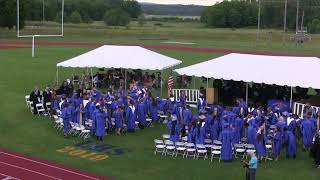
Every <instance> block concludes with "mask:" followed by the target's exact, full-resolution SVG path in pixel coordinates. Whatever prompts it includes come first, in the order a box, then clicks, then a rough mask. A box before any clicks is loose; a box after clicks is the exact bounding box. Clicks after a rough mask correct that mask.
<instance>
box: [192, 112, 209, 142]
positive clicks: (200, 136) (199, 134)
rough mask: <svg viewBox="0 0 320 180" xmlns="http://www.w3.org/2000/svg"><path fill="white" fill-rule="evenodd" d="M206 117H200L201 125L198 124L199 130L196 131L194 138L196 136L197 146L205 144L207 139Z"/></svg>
mask: <svg viewBox="0 0 320 180" xmlns="http://www.w3.org/2000/svg"><path fill="white" fill-rule="evenodd" d="M204 118H205V117H204V116H200V117H199V119H200V121H199V123H198V124H197V128H196V129H195V131H194V136H195V143H196V144H205V138H206V130H205V127H204V124H205V122H204Z"/></svg>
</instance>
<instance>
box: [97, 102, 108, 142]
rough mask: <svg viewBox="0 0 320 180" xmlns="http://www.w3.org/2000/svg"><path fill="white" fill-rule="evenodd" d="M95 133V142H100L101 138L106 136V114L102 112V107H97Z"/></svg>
mask: <svg viewBox="0 0 320 180" xmlns="http://www.w3.org/2000/svg"><path fill="white" fill-rule="evenodd" d="M95 119H96V133H95V135H96V136H97V140H100V141H102V138H103V137H104V136H105V135H106V119H107V113H106V112H104V110H103V109H102V107H100V106H99V108H98V112H97V113H96V117H95Z"/></svg>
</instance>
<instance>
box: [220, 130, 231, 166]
mask: <svg viewBox="0 0 320 180" xmlns="http://www.w3.org/2000/svg"><path fill="white" fill-rule="evenodd" d="M219 139H220V141H221V142H222V147H221V159H222V160H223V161H231V160H232V159H233V156H232V146H231V142H232V133H231V131H230V129H224V130H222V131H221V134H220V138H219Z"/></svg>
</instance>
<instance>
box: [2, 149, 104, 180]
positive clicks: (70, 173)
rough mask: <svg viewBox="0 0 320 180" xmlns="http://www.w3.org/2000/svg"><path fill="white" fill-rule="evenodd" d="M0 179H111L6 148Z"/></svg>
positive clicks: (3, 154)
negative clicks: (9, 150)
mask: <svg viewBox="0 0 320 180" xmlns="http://www.w3.org/2000/svg"><path fill="white" fill-rule="evenodd" d="M0 179H6V180H9V179H10V180H11V179H12V180H49V179H50V180H52V179H55V180H62V179H63V180H64V179H66V180H100V179H102V180H110V179H108V178H104V177H98V176H94V175H90V174H88V173H84V172H81V171H79V170H74V169H70V168H66V167H63V166H61V165H57V164H54V163H51V162H47V161H43V160H39V159H35V158H31V157H27V156H24V155H21V154H17V153H12V152H8V151H6V150H0Z"/></svg>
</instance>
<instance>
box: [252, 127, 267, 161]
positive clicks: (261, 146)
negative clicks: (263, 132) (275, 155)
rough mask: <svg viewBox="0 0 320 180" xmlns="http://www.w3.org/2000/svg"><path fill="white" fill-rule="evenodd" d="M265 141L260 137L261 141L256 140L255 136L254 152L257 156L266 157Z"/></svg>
mask: <svg viewBox="0 0 320 180" xmlns="http://www.w3.org/2000/svg"><path fill="white" fill-rule="evenodd" d="M265 142H266V140H265V137H262V138H261V139H259V138H258V133H257V134H256V144H255V147H256V150H257V155H258V156H266V155H267V148H266V143H265Z"/></svg>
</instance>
